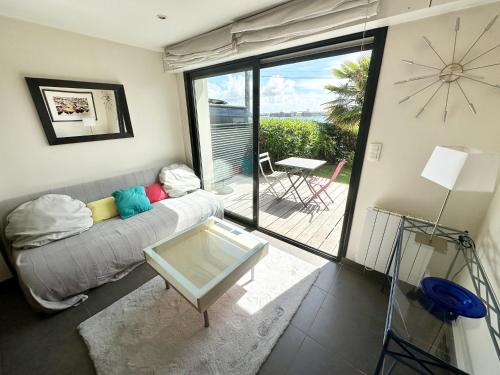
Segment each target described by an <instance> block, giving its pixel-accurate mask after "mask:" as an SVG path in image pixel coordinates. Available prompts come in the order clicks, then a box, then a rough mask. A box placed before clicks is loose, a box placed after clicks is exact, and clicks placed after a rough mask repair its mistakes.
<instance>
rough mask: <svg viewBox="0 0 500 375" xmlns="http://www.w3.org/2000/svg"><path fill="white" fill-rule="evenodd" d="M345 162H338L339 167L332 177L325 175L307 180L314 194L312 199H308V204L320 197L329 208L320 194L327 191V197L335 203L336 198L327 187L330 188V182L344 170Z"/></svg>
mask: <svg viewBox="0 0 500 375" xmlns="http://www.w3.org/2000/svg"><path fill="white" fill-rule="evenodd" d="M345 163H346V161H345V160H342V161H341V162H340V163H338V164H337V168H335V170H334V171H333V174H332V177H330V179H327V178H324V177H312V178H310V179H308V180H307V182H308V185H309V188H310V189H311V192H312V193H313V196H312V197H311V199H309V200H308V201H307V203H306V205H308V204H309V203H311V202H312V201H313V200H315V199H316V198H318V199H319V200H320V201H321V202H323V204H324V205H325V207H326V208H327V209H328V205H327V204H326V203H325V201H324V200H323V199H322V198H321V196H320V194H321V193H325V194H326V195H327V197H328V198H330V200H331V201H332V203H334V200H333V198H332V197H331V196H330V194H328V191H327V189H328V186H330V184H331V183H332V182H334V181H335V180H336V179H337V176H338V175H339V173H340V171H341V170H342V167H343V166H344V164H345Z"/></svg>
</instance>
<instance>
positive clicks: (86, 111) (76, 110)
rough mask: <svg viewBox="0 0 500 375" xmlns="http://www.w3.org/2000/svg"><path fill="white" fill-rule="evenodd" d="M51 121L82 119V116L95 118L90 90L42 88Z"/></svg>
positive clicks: (92, 96)
mask: <svg viewBox="0 0 500 375" xmlns="http://www.w3.org/2000/svg"><path fill="white" fill-rule="evenodd" d="M42 93H43V99H44V100H45V104H46V105H47V108H48V109H49V114H50V118H51V120H52V122H65V121H82V119H83V118H84V117H89V116H93V117H94V118H95V119H97V113H96V111H95V105H94V95H93V94H92V91H81V92H78V91H64V90H58V91H54V90H46V89H43V90H42Z"/></svg>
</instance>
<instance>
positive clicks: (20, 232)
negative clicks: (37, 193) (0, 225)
mask: <svg viewBox="0 0 500 375" xmlns="http://www.w3.org/2000/svg"><path fill="white" fill-rule="evenodd" d="M92 224H93V222H92V214H91V212H90V210H89V209H88V208H87V207H86V206H85V204H84V203H83V202H81V201H79V200H77V199H73V198H71V197H69V196H67V195H60V194H46V195H42V196H41V197H40V198H38V199H35V200H32V201H29V202H26V203H23V204H22V205H20V206H19V207H17V208H16V209H15V210H14V211H12V212H11V213H10V214H9V215H8V216H7V226H6V227H5V236H6V237H7V239H9V240H10V241H11V242H12V247H13V248H15V249H29V248H33V247H38V246H43V245H45V244H47V243H49V242H52V241H56V240H59V239H62V238H66V237H70V236H74V235H75V234H78V233H81V232H83V231H85V230H87V229H89V228H90V227H91V226H92Z"/></svg>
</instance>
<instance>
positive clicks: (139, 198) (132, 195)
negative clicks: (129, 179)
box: [112, 186, 153, 219]
mask: <svg viewBox="0 0 500 375" xmlns="http://www.w3.org/2000/svg"><path fill="white" fill-rule="evenodd" d="M112 195H113V198H115V203H116V207H117V208H118V213H119V214H120V217H121V218H122V219H128V218H129V217H132V216H134V215H137V214H140V213H141V212H144V211H148V210H150V209H152V208H153V206H151V203H150V202H149V199H148V197H147V195H146V192H145V191H144V186H132V187H129V188H126V189H120V190H117V191H115V192H113V194H112Z"/></svg>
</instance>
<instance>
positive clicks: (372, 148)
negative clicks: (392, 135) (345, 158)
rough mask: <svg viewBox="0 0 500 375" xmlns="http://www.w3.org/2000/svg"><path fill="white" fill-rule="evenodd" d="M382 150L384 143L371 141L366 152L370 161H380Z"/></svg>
mask: <svg viewBox="0 0 500 375" xmlns="http://www.w3.org/2000/svg"><path fill="white" fill-rule="evenodd" d="M381 152H382V143H370V144H369V145H368V150H367V152H366V158H367V159H368V161H379V159H380V153H381Z"/></svg>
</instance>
